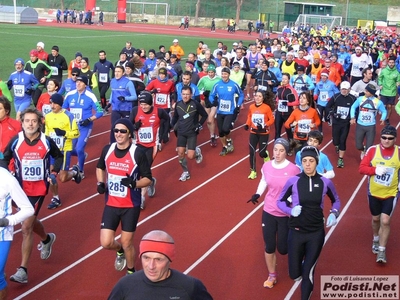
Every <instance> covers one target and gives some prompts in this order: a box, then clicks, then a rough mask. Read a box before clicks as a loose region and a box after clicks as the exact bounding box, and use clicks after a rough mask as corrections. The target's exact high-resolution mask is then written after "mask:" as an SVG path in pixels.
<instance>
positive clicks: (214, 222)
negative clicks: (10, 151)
mask: <svg viewBox="0 0 400 300" xmlns="http://www.w3.org/2000/svg"><path fill="white" fill-rule="evenodd" d="M46 25H47V24H46ZM115 25H117V24H115ZM146 26H151V25H146ZM86 28H87V27H86ZM196 30H197V29H196ZM199 31H200V30H199ZM175 32H176V34H179V33H181V32H182V33H184V32H183V31H181V32H179V30H175ZM204 32H205V33H207V31H204ZM190 34H192V33H190ZM229 36H231V35H229ZM248 105H249V103H247V104H246V106H245V111H244V112H247V108H248ZM244 112H242V113H241V114H240V115H239V118H238V121H237V122H236V129H235V131H234V132H233V142H234V145H235V151H234V153H232V154H230V155H228V156H226V157H219V156H218V153H219V151H220V145H218V148H211V147H210V146H209V144H208V132H207V130H203V131H202V132H201V134H200V135H199V145H201V149H202V152H203V155H204V160H203V163H202V164H200V165H196V163H195V162H192V161H191V162H189V168H190V171H191V176H192V178H191V179H190V180H189V181H187V182H179V181H178V178H179V176H180V174H181V169H180V166H179V164H178V161H177V158H176V152H175V142H176V139H175V137H174V136H171V141H170V142H169V143H168V144H166V145H165V146H164V147H163V150H162V152H160V153H159V154H158V156H157V158H156V159H155V162H154V164H153V175H154V176H155V177H156V178H157V179H158V184H157V191H156V196H155V197H154V198H152V199H150V200H148V201H147V207H146V209H145V210H144V211H142V213H141V217H140V222H139V226H138V229H137V232H136V236H135V241H134V245H135V247H136V248H137V247H138V244H139V240H140V238H141V237H142V236H143V235H144V234H145V233H147V232H149V231H150V230H153V229H162V230H165V231H167V232H168V233H170V234H171V235H172V236H173V237H174V239H175V241H176V247H177V258H176V260H175V261H174V262H173V263H172V267H173V268H175V269H178V270H180V271H184V272H186V273H188V274H190V275H192V276H195V277H198V278H200V279H201V280H202V281H203V282H204V283H205V285H206V286H207V288H208V290H209V291H210V293H211V294H212V295H213V297H214V299H218V300H242V299H256V300H257V299H260V300H261V299H299V295H300V293H299V288H297V285H295V284H294V282H293V281H292V280H291V279H290V278H289V277H288V275H287V257H282V256H279V255H278V261H277V263H278V272H279V275H278V276H279V277H278V280H279V282H278V284H277V285H276V286H275V287H274V288H273V289H264V288H263V287H262V284H263V282H264V280H266V278H267V276H268V273H267V269H266V266H265V262H264V254H263V241H262V236H261V226H260V223H261V212H262V205H261V204H259V205H258V206H253V205H252V204H247V203H246V201H247V200H248V199H249V198H250V196H251V195H252V194H253V193H254V192H255V190H256V187H257V184H258V179H257V180H254V181H251V180H248V179H247V176H248V174H249V162H248V155H247V154H248V146H247V141H248V134H249V133H248V132H246V131H244V130H243V128H242V127H243V126H242V124H243V123H244V121H245V115H246V113H244ZM398 121H399V118H398V116H397V115H394V114H393V115H392V123H393V124H396V125H397V124H398ZM109 129H110V117H109V116H106V117H104V118H102V119H100V120H99V121H96V122H95V126H94V131H93V134H92V137H91V139H90V140H89V143H88V146H87V152H88V153H89V156H88V159H87V162H86V166H85V174H86V178H85V179H84V180H83V181H82V183H81V184H80V185H76V184H75V183H74V182H69V183H66V184H61V185H60V196H61V199H62V201H63V206H62V207H60V208H59V209H57V210H54V211H49V210H47V209H46V205H47V203H48V202H49V200H50V197H47V198H46V203H45V206H44V208H42V211H41V213H40V217H41V219H42V221H43V224H44V225H45V228H46V229H47V230H48V231H49V232H55V233H56V234H57V240H56V242H55V244H54V247H53V253H52V255H51V257H50V258H49V259H48V260H45V261H42V260H40V258H39V253H38V251H37V250H36V249H34V250H33V253H32V257H31V262H30V265H29V283H28V284H27V285H21V284H17V283H13V282H9V298H10V299H106V298H107V296H108V294H109V292H110V290H111V289H112V287H113V286H114V284H115V283H116V281H117V280H118V279H119V278H121V277H122V276H124V275H125V273H124V272H117V271H115V270H114V266H113V263H114V258H115V253H114V252H111V251H105V250H102V249H101V248H100V247H99V231H100V230H99V228H100V218H101V215H102V211H103V207H104V200H103V196H101V195H98V194H97V193H96V178H95V175H94V171H95V168H96V163H97V160H98V157H99V155H100V151H101V149H102V147H103V145H105V144H107V143H108V137H109ZM380 129H381V126H379V125H378V129H377V131H378V132H379V131H380ZM324 134H325V135H324V137H325V140H324V143H323V147H324V150H323V151H324V152H325V153H326V154H327V155H328V156H329V157H330V158H331V162H332V164H333V165H336V159H337V157H336V153H335V151H334V147H333V146H332V144H331V141H330V137H331V135H330V128H329V127H327V126H325V130H324ZM272 136H273V134H272ZM376 142H378V140H376ZM271 143H272V141H271ZM269 150H270V152H271V150H272V146H269ZM358 164H359V153H358V152H357V151H355V146H354V127H353V128H352V129H351V134H350V136H349V139H348V151H347V153H346V158H345V168H344V169H337V168H335V173H336V177H335V178H334V180H333V181H334V183H335V186H336V187H337V189H338V192H339V195H340V198H341V201H342V214H341V217H340V219H339V220H340V221H339V223H338V225H337V226H336V227H334V228H332V229H330V230H329V231H327V242H326V245H325V247H324V249H323V251H322V254H321V256H320V259H319V262H318V265H317V268H316V273H315V281H316V282H315V289H314V293H313V297H312V299H319V298H320V287H319V284H320V275H384V274H386V275H398V273H399V272H398V267H397V268H396V267H395V266H396V265H397V266H398V265H399V263H400V259H399V258H398V256H397V257H396V255H395V249H398V248H399V247H400V243H399V240H398V238H397V237H398V234H399V233H398V229H397V228H398V227H399V225H400V224H399V220H398V218H396V213H395V216H394V218H393V222H392V229H393V230H392V233H391V236H390V239H389V243H388V248H387V256H388V264H386V265H378V264H376V263H375V256H374V255H373V254H372V253H371V250H370V247H371V239H372V234H371V228H370V214H369V211H368V207H367V202H366V184H365V178H364V177H363V176H361V175H359V174H358ZM260 167H261V160H260V159H258V169H259V168H260ZM326 206H327V208H326V215H327V214H328V209H329V205H326ZM16 229H17V231H16V234H15V239H14V244H13V246H12V251H11V253H10V255H9V260H8V264H7V267H6V272H7V276H9V275H10V274H13V273H14V272H15V268H16V267H18V266H19V263H20V248H19V247H20V244H21V239H22V235H21V232H20V231H19V230H18V229H19V228H18V227H17V228H16ZM38 242H39V240H38V239H37V237H35V244H36V243H38ZM136 268H137V269H141V265H140V262H139V260H137V262H136Z"/></svg>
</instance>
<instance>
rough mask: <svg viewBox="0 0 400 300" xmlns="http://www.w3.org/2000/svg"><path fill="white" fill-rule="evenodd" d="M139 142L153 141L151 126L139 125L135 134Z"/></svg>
mask: <svg viewBox="0 0 400 300" xmlns="http://www.w3.org/2000/svg"><path fill="white" fill-rule="evenodd" d="M137 137H138V139H139V142H142V143H151V142H152V141H153V128H151V127H140V128H139V130H138V135H137Z"/></svg>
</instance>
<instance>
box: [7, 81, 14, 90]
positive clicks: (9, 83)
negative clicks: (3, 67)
mask: <svg viewBox="0 0 400 300" xmlns="http://www.w3.org/2000/svg"><path fill="white" fill-rule="evenodd" d="M12 86H13V83H12V80H11V79H10V80H9V81H7V87H8V89H9V90H11V88H12Z"/></svg>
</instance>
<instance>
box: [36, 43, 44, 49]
mask: <svg viewBox="0 0 400 300" xmlns="http://www.w3.org/2000/svg"><path fill="white" fill-rule="evenodd" d="M36 47H42V48H43V49H44V43H43V42H39V43H37V44H36Z"/></svg>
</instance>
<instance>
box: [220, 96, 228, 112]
mask: <svg viewBox="0 0 400 300" xmlns="http://www.w3.org/2000/svg"><path fill="white" fill-rule="evenodd" d="M219 111H223V112H230V111H231V101H229V100H222V99H221V100H220V101H219Z"/></svg>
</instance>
